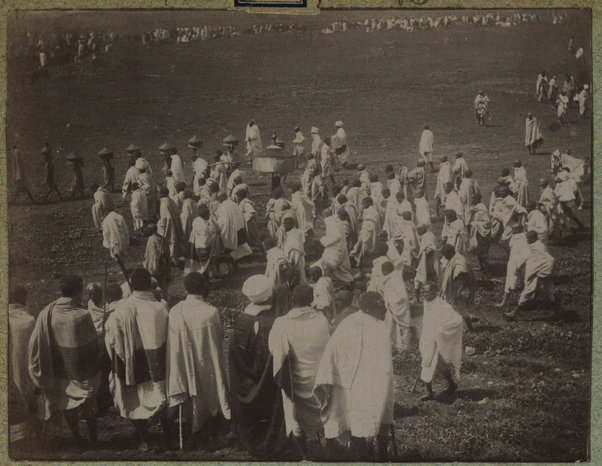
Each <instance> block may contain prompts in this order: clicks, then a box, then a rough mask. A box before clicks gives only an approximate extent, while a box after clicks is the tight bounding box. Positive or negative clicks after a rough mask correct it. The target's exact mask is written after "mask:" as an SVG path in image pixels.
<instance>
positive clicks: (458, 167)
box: [452, 152, 468, 189]
mask: <svg viewBox="0 0 602 466" xmlns="http://www.w3.org/2000/svg"><path fill="white" fill-rule="evenodd" d="M466 170H468V164H467V163H466V160H465V159H464V154H462V152H458V153H457V154H456V160H455V162H454V166H453V167H452V171H453V173H454V186H455V188H456V189H459V188H460V183H461V182H462V178H464V173H465V172H466Z"/></svg>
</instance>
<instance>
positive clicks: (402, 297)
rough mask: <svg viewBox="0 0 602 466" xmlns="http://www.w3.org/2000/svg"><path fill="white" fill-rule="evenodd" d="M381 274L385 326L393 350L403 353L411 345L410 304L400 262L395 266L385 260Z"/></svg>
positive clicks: (380, 289) (380, 288) (380, 287)
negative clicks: (385, 310) (385, 312)
mask: <svg viewBox="0 0 602 466" xmlns="http://www.w3.org/2000/svg"><path fill="white" fill-rule="evenodd" d="M381 273H382V277H381V279H380V284H379V291H380V294H381V295H382V297H383V299H384V302H385V307H386V308H387V314H386V316H385V324H386V325H387V327H388V328H389V336H390V339H391V343H392V345H393V348H394V349H395V350H397V351H403V350H406V349H408V347H409V346H410V343H411V332H410V324H411V316H410V302H409V299H408V292H407V290H406V285H405V281H404V279H403V264H402V263H401V262H400V263H398V265H397V266H395V265H394V264H393V262H391V261H389V260H387V261H385V262H383V264H382V265H381Z"/></svg>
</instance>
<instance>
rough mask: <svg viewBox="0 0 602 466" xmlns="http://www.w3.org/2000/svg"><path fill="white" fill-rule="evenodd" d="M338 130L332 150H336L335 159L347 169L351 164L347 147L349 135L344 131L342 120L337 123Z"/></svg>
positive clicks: (333, 140)
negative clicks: (349, 163)
mask: <svg viewBox="0 0 602 466" xmlns="http://www.w3.org/2000/svg"><path fill="white" fill-rule="evenodd" d="M335 126H336V128H337V131H336V133H335V134H334V136H332V138H331V140H332V149H333V150H334V155H335V159H338V161H339V162H340V163H341V165H343V167H345V166H346V165H347V163H348V162H349V147H348V146H347V134H346V133H345V130H344V129H343V122H342V121H341V120H339V121H337V122H336V123H335Z"/></svg>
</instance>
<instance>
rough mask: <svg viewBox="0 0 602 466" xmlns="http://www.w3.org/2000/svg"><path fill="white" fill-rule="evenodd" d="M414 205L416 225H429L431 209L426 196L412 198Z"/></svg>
mask: <svg viewBox="0 0 602 466" xmlns="http://www.w3.org/2000/svg"><path fill="white" fill-rule="evenodd" d="M414 206H415V207H416V226H417V227H418V226H421V225H423V226H429V225H430V224H431V211H430V208H429V203H428V201H427V200H426V198H425V197H424V196H423V197H416V198H414Z"/></svg>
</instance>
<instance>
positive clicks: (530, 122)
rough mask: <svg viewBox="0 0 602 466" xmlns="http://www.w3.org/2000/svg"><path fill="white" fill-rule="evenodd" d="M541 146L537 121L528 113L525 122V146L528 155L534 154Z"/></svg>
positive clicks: (541, 141)
mask: <svg viewBox="0 0 602 466" xmlns="http://www.w3.org/2000/svg"><path fill="white" fill-rule="evenodd" d="M542 144H543V135H542V133H541V129H540V127H539V121H538V120H537V118H535V116H533V114H532V113H531V112H529V114H528V115H527V119H526V120H525V146H527V151H528V152H529V155H533V154H535V153H536V151H537V149H538V148H539V147H541V145H542Z"/></svg>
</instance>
